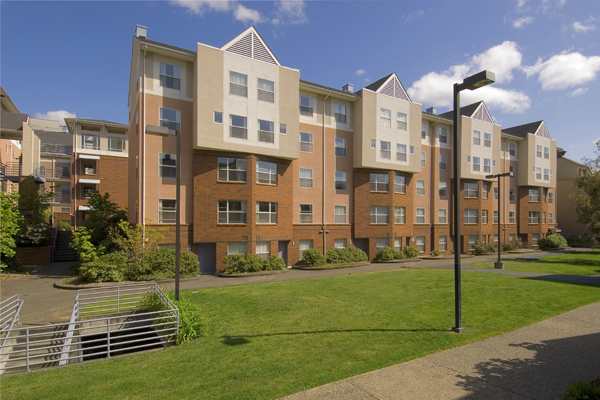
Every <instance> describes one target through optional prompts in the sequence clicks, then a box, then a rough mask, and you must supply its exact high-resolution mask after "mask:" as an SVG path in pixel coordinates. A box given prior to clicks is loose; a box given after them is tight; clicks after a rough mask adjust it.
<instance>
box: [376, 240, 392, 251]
mask: <svg viewBox="0 0 600 400" xmlns="http://www.w3.org/2000/svg"><path fill="white" fill-rule="evenodd" d="M389 245H390V239H388V238H377V249H380V248H382V247H385V246H389Z"/></svg>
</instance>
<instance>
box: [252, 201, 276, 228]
mask: <svg viewBox="0 0 600 400" xmlns="http://www.w3.org/2000/svg"><path fill="white" fill-rule="evenodd" d="M256 223H257V224H276V223H277V203H270V202H267V201H257V202H256Z"/></svg>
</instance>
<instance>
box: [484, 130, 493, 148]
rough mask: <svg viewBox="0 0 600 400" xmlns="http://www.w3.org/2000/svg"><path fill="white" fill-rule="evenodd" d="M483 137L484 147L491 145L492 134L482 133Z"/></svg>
mask: <svg viewBox="0 0 600 400" xmlns="http://www.w3.org/2000/svg"><path fill="white" fill-rule="evenodd" d="M483 137H484V140H483V145H484V146H485V147H492V134H491V133H484V134H483Z"/></svg>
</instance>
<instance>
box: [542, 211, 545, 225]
mask: <svg viewBox="0 0 600 400" xmlns="http://www.w3.org/2000/svg"><path fill="white" fill-rule="evenodd" d="M545 223H546V212H545V211H542V224H545Z"/></svg>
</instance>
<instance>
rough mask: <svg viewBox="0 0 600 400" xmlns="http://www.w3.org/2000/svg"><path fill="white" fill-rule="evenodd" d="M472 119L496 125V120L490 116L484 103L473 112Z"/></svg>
mask: <svg viewBox="0 0 600 400" xmlns="http://www.w3.org/2000/svg"><path fill="white" fill-rule="evenodd" d="M486 117H487V118H486ZM471 118H473V119H478V120H481V121H485V122H489V123H490V124H493V123H494V119H493V118H492V116H491V115H490V112H489V111H488V109H487V107H486V106H485V103H484V102H481V104H480V105H479V107H477V109H476V110H475V111H474V112H473V114H471Z"/></svg>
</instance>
